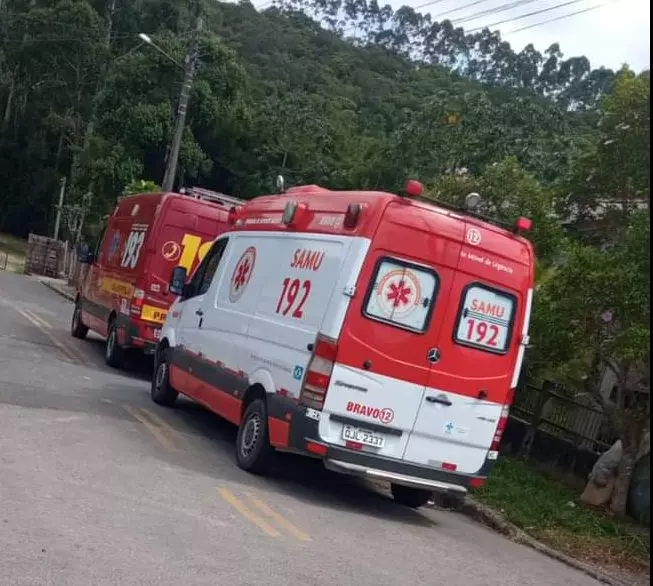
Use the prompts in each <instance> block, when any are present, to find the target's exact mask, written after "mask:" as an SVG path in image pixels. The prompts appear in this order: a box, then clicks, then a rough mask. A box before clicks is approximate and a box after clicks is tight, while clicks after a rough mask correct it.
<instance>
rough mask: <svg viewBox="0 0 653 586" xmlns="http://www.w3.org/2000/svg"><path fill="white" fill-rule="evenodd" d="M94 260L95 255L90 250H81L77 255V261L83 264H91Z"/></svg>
mask: <svg viewBox="0 0 653 586" xmlns="http://www.w3.org/2000/svg"><path fill="white" fill-rule="evenodd" d="M94 261H95V255H94V254H93V253H92V252H90V251H82V252H81V253H80V255H79V262H80V263H81V264H83V265H92V264H93V262H94Z"/></svg>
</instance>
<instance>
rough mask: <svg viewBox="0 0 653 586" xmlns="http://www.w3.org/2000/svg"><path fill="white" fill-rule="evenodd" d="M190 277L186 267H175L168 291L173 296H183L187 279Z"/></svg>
mask: <svg viewBox="0 0 653 586" xmlns="http://www.w3.org/2000/svg"><path fill="white" fill-rule="evenodd" d="M187 276H188V274H187V272H186V269H185V267H175V268H174V269H172V273H171V274H170V281H168V290H169V291H170V293H172V294H173V295H183V293H184V289H185V285H186V277H187Z"/></svg>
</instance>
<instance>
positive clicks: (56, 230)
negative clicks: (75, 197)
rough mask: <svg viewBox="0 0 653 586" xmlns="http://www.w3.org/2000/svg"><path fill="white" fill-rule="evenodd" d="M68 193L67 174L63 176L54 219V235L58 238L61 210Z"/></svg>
mask: <svg viewBox="0 0 653 586" xmlns="http://www.w3.org/2000/svg"><path fill="white" fill-rule="evenodd" d="M65 193H66V176H65V175H64V176H63V177H62V178H61V188H60V189H59V205H58V206H57V216H56V219H55V221H54V236H53V238H54V239H55V240H57V238H58V237H59V226H60V225H61V212H62V211H63V196H64V194H65Z"/></svg>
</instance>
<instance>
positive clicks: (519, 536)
mask: <svg viewBox="0 0 653 586" xmlns="http://www.w3.org/2000/svg"><path fill="white" fill-rule="evenodd" d="M453 510H455V511H458V512H460V513H462V514H463V515H466V516H468V517H471V518H472V519H474V520H476V521H479V522H481V523H483V524H484V525H486V526H488V527H490V528H491V529H494V530H495V531H497V532H498V533H501V534H502V535H505V536H506V537H508V538H510V539H511V540H512V541H514V542H516V543H521V544H523V545H527V546H529V547H532V548H533V549H535V550H537V551H539V552H540V553H543V554H544V555H546V556H548V557H550V558H553V559H555V560H558V561H560V562H562V563H563V564H566V565H567V566H569V567H571V568H574V569H576V570H579V571H581V572H583V573H584V574H587V575H588V576H591V577H592V578H594V579H595V580H598V581H599V582H602V583H604V584H609V585H610V586H633V584H634V583H633V580H632V578H630V579H625V578H619V577H617V576H614V575H612V574H610V573H608V572H606V571H604V570H602V569H600V568H598V567H596V566H593V565H590V564H587V563H584V562H581V561H579V560H577V559H575V558H572V557H571V556H568V555H567V554H564V553H562V552H560V551H558V550H555V549H553V548H551V547H549V546H548V545H545V544H543V543H542V542H540V541H538V540H537V539H534V538H533V537H531V536H530V535H528V534H527V533H526V532H525V531H522V530H521V529H520V528H519V527H517V526H516V525H513V524H512V523H510V522H509V521H506V519H505V518H504V517H503V515H501V514H500V513H498V512H497V511H495V510H494V509H491V508H489V507H487V506H485V505H483V504H481V503H479V502H478V501H476V500H474V499H473V498H471V497H469V496H467V497H466V498H465V500H464V501H462V502H461V503H459V504H458V506H456V507H454V509H453ZM643 583H644V582H643ZM645 583H648V581H646V582H645Z"/></svg>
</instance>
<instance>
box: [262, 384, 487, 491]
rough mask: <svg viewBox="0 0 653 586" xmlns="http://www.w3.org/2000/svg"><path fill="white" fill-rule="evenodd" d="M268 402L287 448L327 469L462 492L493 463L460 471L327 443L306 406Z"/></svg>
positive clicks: (278, 401)
mask: <svg viewBox="0 0 653 586" xmlns="http://www.w3.org/2000/svg"><path fill="white" fill-rule="evenodd" d="M269 399H271V400H269V401H268V410H269V411H268V414H269V415H270V416H271V417H275V418H278V419H281V420H285V421H288V420H289V421H290V424H289V429H288V445H287V448H288V449H290V450H292V451H293V452H300V453H304V454H307V455H309V456H312V457H315V456H316V455H318V456H319V457H320V458H321V459H322V460H323V462H324V465H325V467H326V468H328V469H329V470H333V471H334V472H339V473H341V474H349V475H353V476H360V477H363V478H369V479H375V480H384V481H387V482H392V483H396V484H401V485H404V486H412V487H414V488H423V489H426V490H433V491H442V492H450V493H457V494H464V493H466V492H467V491H468V489H469V488H470V487H471V486H475V485H476V486H478V484H479V481H482V479H485V478H487V476H488V475H489V473H490V470H491V467H492V464H493V462H492V461H490V460H486V462H485V464H484V465H483V466H482V467H481V469H480V470H478V471H477V472H476V473H474V474H461V473H457V472H450V471H448V470H442V469H438V468H433V467H430V466H423V465H420V464H414V463H411V462H405V461H402V460H396V459H393V458H387V457H384V456H379V455H377V454H374V453H372V452H368V451H362V450H361V451H359V450H350V449H348V448H344V447H342V446H336V445H333V444H327V443H325V442H324V441H322V440H321V439H320V436H319V432H318V425H319V422H318V421H317V420H316V419H313V418H310V417H307V415H306V409H305V408H304V407H302V406H300V405H298V404H297V403H296V402H295V401H292V400H290V399H287V398H283V399H282V398H280V397H278V396H275V397H274V398H272V397H270V398H269Z"/></svg>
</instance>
